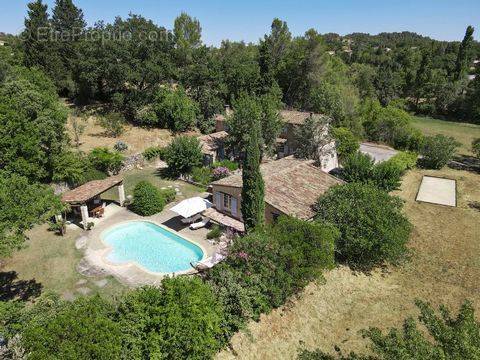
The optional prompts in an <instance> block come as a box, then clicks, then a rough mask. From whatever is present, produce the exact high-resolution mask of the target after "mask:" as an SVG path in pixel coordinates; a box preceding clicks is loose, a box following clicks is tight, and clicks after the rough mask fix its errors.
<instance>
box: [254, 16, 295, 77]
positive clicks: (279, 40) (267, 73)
mask: <svg viewBox="0 0 480 360" xmlns="http://www.w3.org/2000/svg"><path fill="white" fill-rule="evenodd" d="M291 40H292V34H291V33H290V30H289V29H288V26H287V23H286V22H285V21H281V20H280V19H278V18H275V19H273V22H272V26H271V31H270V34H269V35H265V37H264V39H263V41H261V43H260V47H259V52H260V58H259V63H260V70H261V72H262V75H263V77H264V81H265V83H266V85H267V86H271V85H272V82H273V80H274V79H275V78H276V75H277V72H278V70H279V67H280V63H281V61H282V60H283V58H284V56H285V54H286V51H287V47H288V46H289V44H290V41H291Z"/></svg>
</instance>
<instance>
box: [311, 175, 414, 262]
mask: <svg viewBox="0 0 480 360" xmlns="http://www.w3.org/2000/svg"><path fill="white" fill-rule="evenodd" d="M402 207H403V201H402V200H401V199H400V198H398V197H396V196H390V195H389V194H388V193H386V192H385V191H383V190H381V189H378V188H377V187H375V186H372V185H370V184H361V183H350V184H346V185H341V186H336V187H333V188H331V189H330V190H328V191H327V192H326V193H325V195H324V196H322V197H320V199H319V200H318V202H317V205H316V211H317V217H316V219H317V220H320V221H326V222H328V223H331V224H333V225H335V226H336V227H337V228H338V229H339V230H340V233H341V235H340V237H339V238H338V241H337V243H336V248H335V250H336V253H337V256H338V258H339V260H341V261H345V262H347V263H348V264H349V265H351V266H353V267H358V268H371V267H373V266H376V265H379V264H381V263H383V262H391V263H395V262H397V261H398V260H399V259H401V258H402V257H403V256H404V255H405V253H406V251H407V249H406V243H407V241H408V239H409V237H410V232H411V230H412V225H411V224H410V222H409V221H408V219H407V218H406V217H405V215H404V214H403V213H402Z"/></svg>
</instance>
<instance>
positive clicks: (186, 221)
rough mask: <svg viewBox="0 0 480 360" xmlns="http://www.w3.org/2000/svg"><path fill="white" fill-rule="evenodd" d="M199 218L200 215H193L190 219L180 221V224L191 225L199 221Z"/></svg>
mask: <svg viewBox="0 0 480 360" xmlns="http://www.w3.org/2000/svg"><path fill="white" fill-rule="evenodd" d="M201 218H202V215H200V214H197V215H194V216H192V217H189V218H184V219H182V223H184V224H191V223H194V222H195V221H198V220H200V219H201Z"/></svg>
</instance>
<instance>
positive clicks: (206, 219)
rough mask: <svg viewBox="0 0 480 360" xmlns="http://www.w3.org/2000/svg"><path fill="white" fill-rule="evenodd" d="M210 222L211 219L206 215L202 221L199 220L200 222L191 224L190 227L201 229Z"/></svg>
mask: <svg viewBox="0 0 480 360" xmlns="http://www.w3.org/2000/svg"><path fill="white" fill-rule="evenodd" d="M209 222H210V219H209V218H208V217H205V218H203V219H202V221H199V222H195V223H193V224H190V229H191V230H197V229H201V228H203V227H205V226H207V224H208V223H209Z"/></svg>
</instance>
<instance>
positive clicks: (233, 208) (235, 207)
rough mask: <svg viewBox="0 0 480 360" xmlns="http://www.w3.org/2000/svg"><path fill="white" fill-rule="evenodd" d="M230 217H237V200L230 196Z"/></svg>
mask: <svg viewBox="0 0 480 360" xmlns="http://www.w3.org/2000/svg"><path fill="white" fill-rule="evenodd" d="M231 211H232V215H233V216H237V198H235V197H233V196H232V209H231Z"/></svg>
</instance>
